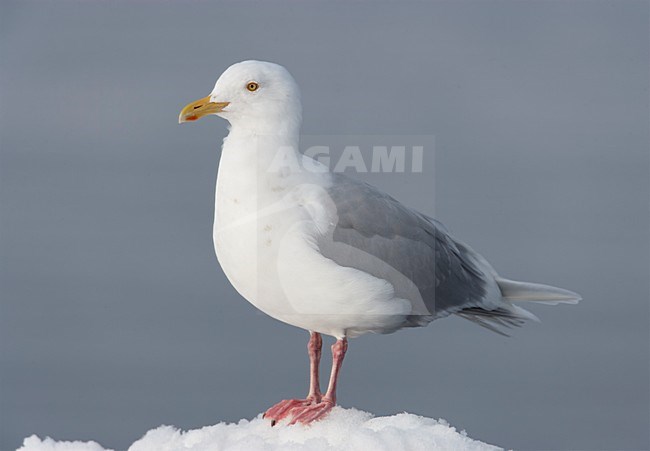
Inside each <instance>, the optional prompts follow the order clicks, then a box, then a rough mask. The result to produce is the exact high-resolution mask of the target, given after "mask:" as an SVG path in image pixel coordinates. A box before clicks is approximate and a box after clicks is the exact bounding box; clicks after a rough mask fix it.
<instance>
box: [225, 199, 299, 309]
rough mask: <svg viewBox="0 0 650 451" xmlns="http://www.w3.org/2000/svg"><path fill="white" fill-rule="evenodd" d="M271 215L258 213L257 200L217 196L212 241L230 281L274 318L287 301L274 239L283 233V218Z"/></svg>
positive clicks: (250, 300) (245, 296)
mask: <svg viewBox="0 0 650 451" xmlns="http://www.w3.org/2000/svg"><path fill="white" fill-rule="evenodd" d="M272 216H274V215H272ZM272 216H271V217H264V216H260V214H259V211H258V206H257V202H241V201H238V202H235V201H233V199H228V198H226V199H222V200H219V199H218V201H217V208H216V212H215V222H214V229H213V241H214V248H215V253H216V255H217V259H218V260H219V263H220V264H221V267H222V268H223V271H224V273H225V274H226V277H228V280H229V281H230V283H232V285H233V286H234V287H235V289H236V290H237V291H238V292H239V293H240V294H241V295H242V296H243V297H244V298H246V299H247V300H248V301H249V302H250V303H252V304H253V305H254V306H255V307H257V308H258V309H260V310H262V311H263V312H265V313H266V314H268V315H271V316H273V317H276V318H277V317H278V316H280V314H281V313H282V312H283V311H285V310H286V308H287V305H286V299H285V296H283V294H282V291H281V289H280V284H279V283H278V280H277V276H276V267H277V243H276V242H275V241H276V239H277V237H278V236H281V235H282V234H283V233H286V230H283V228H285V223H286V221H277V220H273V219H277V218H273V217H272Z"/></svg>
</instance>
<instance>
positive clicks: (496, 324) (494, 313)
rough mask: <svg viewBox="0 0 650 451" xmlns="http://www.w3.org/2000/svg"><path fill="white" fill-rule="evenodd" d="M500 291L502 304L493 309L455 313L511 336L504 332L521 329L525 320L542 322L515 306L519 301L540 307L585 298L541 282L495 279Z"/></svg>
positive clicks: (467, 309) (476, 308) (573, 302)
mask: <svg viewBox="0 0 650 451" xmlns="http://www.w3.org/2000/svg"><path fill="white" fill-rule="evenodd" d="M495 280H496V282H497V285H498V287H499V289H500V290H501V297H502V299H503V301H504V302H503V303H502V305H501V306H499V307H497V308H492V309H486V308H481V307H470V308H466V309H463V310H461V311H459V312H457V313H456V314H457V315H458V316H460V317H462V318H465V319H468V320H470V321H472V322H474V323H476V324H478V325H479V326H482V327H485V328H486V329H490V330H491V331H493V332H496V333H498V334H500V335H504V336H509V335H508V334H507V333H506V332H505V330H504V329H510V328H513V327H520V326H523V324H524V323H525V322H526V321H539V319H538V318H537V317H536V316H535V315H533V314H532V313H531V312H529V311H528V310H526V309H523V308H521V307H519V306H518V305H515V304H514V303H518V302H536V303H539V304H549V305H557V304H577V303H578V301H580V300H581V299H582V298H581V297H580V295H579V294H577V293H574V292H573V291H569V290H564V289H562V288H557V287H552V286H550V285H542V284H540V283H528V282H517V281H514V280H508V279H502V278H501V277H495Z"/></svg>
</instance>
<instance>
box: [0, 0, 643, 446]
mask: <svg viewBox="0 0 650 451" xmlns="http://www.w3.org/2000/svg"><path fill="white" fill-rule="evenodd" d="M648 47H649V44H648V2H646V1H589V2H586V1H554V2H550V1H539V2H536V1H526V2H521V1H516V2H513V1H483V2H476V3H475V2H470V1H465V2H421V3H420V2H419V3H397V2H392V3H377V2H374V3H363V2H350V3H332V2H330V3H308V4H303V3H298V2H264V3H262V2H241V3H236V2H227V3H220V2H184V3H181V2H159V3H157V2H148V1H147V2H144V1H142V2H99V1H98V2H95V1H64V2H42V3H39V2H28V1H21V2H10V1H3V2H2V3H1V4H0V58H1V60H2V65H1V66H0V95H1V103H0V114H1V117H0V145H1V156H0V158H1V159H0V183H1V190H0V202H1V203H0V207H1V212H0V259H1V260H0V283H1V288H0V289H1V291H0V295H1V304H0V351H1V356H0V359H1V360H0V427H1V436H2V437H1V439H0V448H2V449H3V450H4V449H12V448H15V447H16V446H17V445H18V444H19V443H20V441H21V440H22V438H23V437H25V436H28V435H30V434H32V433H37V434H39V435H41V436H45V435H50V436H52V437H54V438H57V439H94V440H97V441H99V442H100V443H102V444H103V445H104V446H107V447H114V448H118V449H119V448H121V447H124V446H126V445H127V444H129V443H131V442H132V441H134V440H135V439H137V438H138V436H139V435H140V434H141V433H143V432H144V431H146V430H147V429H149V428H151V427H155V426H158V425H160V424H174V425H177V426H179V427H183V428H196V427H199V426H202V425H209V424H214V423H216V422H218V421H226V420H227V421H236V420H239V419H240V418H251V417H253V416H255V415H257V414H258V413H259V412H262V411H264V410H265V409H266V408H267V407H269V406H270V405H272V404H273V403H275V402H277V401H278V400H280V399H283V398H287V397H297V396H302V395H304V394H305V393H306V389H307V356H306V350H305V347H306V342H307V338H308V336H307V333H306V332H304V331H302V330H300V329H296V328H294V327H291V326H288V325H285V324H282V323H279V322H277V321H275V320H273V319H271V318H269V317H267V316H265V315H263V314H261V313H258V312H257V311H256V310H255V309H254V308H253V307H252V306H251V305H250V304H248V302H246V301H245V300H244V299H243V298H241V297H240V296H239V295H238V294H237V293H236V292H235V290H234V289H233V288H232V287H231V286H230V285H229V283H228V282H227V280H226V278H225V276H224V274H223V272H222V271H221V269H220V267H219V266H218V263H217V261H216V258H215V257H214V255H213V248H212V214H213V205H214V204H213V196H214V182H215V176H216V169H217V165H218V159H219V146H220V142H221V140H222V139H223V137H224V136H225V134H226V133H227V128H226V124H225V122H223V121H221V120H219V119H216V118H209V119H206V120H203V121H200V122H198V123H194V124H184V125H183V126H179V125H177V123H176V122H177V116H178V112H179V110H180V108H181V107H182V106H183V105H185V104H186V103H188V102H189V101H192V100H195V99H197V98H199V97H203V96H205V95H206V94H208V93H209V92H210V90H211V89H212V87H213V85H214V81H215V80H216V78H217V77H218V76H219V74H220V73H221V72H222V71H223V70H225V69H226V68H227V67H228V66H229V65H231V64H232V63H234V62H237V61H241V60H245V59H261V60H269V61H274V62H277V63H280V64H282V65H284V66H286V67H287V68H288V69H289V71H290V72H291V73H292V74H293V75H294V77H295V78H296V80H297V81H298V83H299V85H300V86H301V88H302V92H303V104H304V126H303V130H304V131H305V133H308V134H312V135H327V136H329V135H407V136H410V135H428V136H431V135H432V136H434V137H435V143H436V146H435V165H433V164H432V161H433V160H432V157H433V156H432V155H431V153H428V154H427V155H425V170H424V171H423V173H421V174H383V175H381V176H375V177H373V178H372V182H373V183H375V184H377V185H379V186H380V187H381V188H382V189H384V190H386V191H388V192H389V193H391V194H392V195H393V196H394V197H396V198H398V199H399V200H401V201H403V202H404V203H406V204H408V205H410V206H412V207H415V208H417V209H419V210H421V211H422V212H424V213H427V214H434V215H435V216H436V217H437V218H438V219H439V220H441V221H442V222H443V223H445V224H446V225H447V226H448V227H449V229H450V230H451V231H452V233H453V234H454V235H455V236H457V237H458V238H460V239H461V240H463V241H465V242H467V243H469V244H470V245H472V247H474V248H475V249H476V250H477V251H479V252H480V253H482V254H483V255H484V256H485V257H486V258H487V259H488V260H489V261H490V262H491V263H492V264H493V265H494V266H495V268H496V269H497V270H498V271H499V272H500V273H501V274H502V275H504V276H506V277H508V278H513V279H521V280H529V281H536V282H543V283H548V284H552V285H556V286H560V287H563V288H567V289H571V290H573V291H577V292H579V293H580V294H582V296H583V297H584V301H583V302H582V303H581V304H579V305H578V306H558V307H547V306H539V307H531V310H533V311H534V313H535V314H537V315H538V316H539V317H540V318H541V319H542V323H541V324H529V325H527V326H526V327H525V328H523V329H520V330H517V331H515V332H514V335H513V337H512V338H504V337H500V336H498V335H496V334H493V333H490V332H488V331H486V330H484V329H482V328H479V327H476V326H475V325H473V324H471V323H470V322H467V321H464V320H462V319H457V318H448V319H444V320H440V321H436V322H434V323H432V324H431V325H430V326H429V327H427V328H423V329H417V330H406V331H401V332H398V333H396V334H393V335H387V336H375V335H370V336H364V337H362V338H359V339H355V340H352V341H351V343H350V348H349V352H348V357H347V358H346V362H345V365H344V368H343V371H342V374H341V381H340V393H339V400H340V403H341V404H342V405H343V406H354V407H357V408H359V409H363V410H367V411H370V412H373V413H375V414H377V415H381V414H389V413H395V412H401V411H408V412H413V413H417V414H421V415H426V416H430V417H434V418H445V419H447V420H448V421H449V422H450V423H451V424H452V425H454V426H457V427H458V428H464V429H466V430H467V431H468V434H469V435H470V436H471V437H473V438H476V439H480V440H483V441H487V442H489V443H494V444H499V445H501V446H504V447H507V448H516V449H595V448H598V449H648V448H649V447H650V443H649V442H648V440H649V439H648V424H650V418H649V410H650V405H649V403H650V387H649V380H650V374H649V357H648V356H649V354H650V349H649V343H648V337H649V334H650V327H649V323H648V322H649V298H650V293H649V284H648V275H649V272H650V262H649V258H648V257H649V256H648V245H649V241H648V238H649V203H648V202H649V192H650V177H649V174H648V172H649V167H650V160H649V153H648V136H649V130H648V128H649V126H648V124H649V111H648V96H649V92H648V85H649V76H648V68H649V67H650V61H649V57H648V55H649V54H650V52H649V48H648ZM434 181H435V196H432V195H431V193H432V192H433V187H434ZM327 345H329V341H328V342H327ZM325 355H326V357H325V358H324V363H325V371H326V372H327V371H329V369H328V368H329V352H327V353H326V354H325ZM324 374H326V373H324Z"/></svg>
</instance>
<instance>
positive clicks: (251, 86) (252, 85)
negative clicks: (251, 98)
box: [246, 81, 260, 92]
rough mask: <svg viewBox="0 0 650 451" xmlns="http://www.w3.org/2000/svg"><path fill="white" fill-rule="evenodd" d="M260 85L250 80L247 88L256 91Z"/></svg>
mask: <svg viewBox="0 0 650 451" xmlns="http://www.w3.org/2000/svg"><path fill="white" fill-rule="evenodd" d="M259 87H260V85H259V84H257V83H256V82H254V81H251V82H248V84H247V85H246V89H248V90H249V91H250V92H255V91H257V89H258V88H259Z"/></svg>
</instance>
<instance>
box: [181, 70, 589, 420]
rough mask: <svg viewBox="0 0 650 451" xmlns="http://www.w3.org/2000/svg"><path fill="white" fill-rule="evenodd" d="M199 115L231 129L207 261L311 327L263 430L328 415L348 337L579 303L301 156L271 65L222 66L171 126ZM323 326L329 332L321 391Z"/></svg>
mask: <svg viewBox="0 0 650 451" xmlns="http://www.w3.org/2000/svg"><path fill="white" fill-rule="evenodd" d="M208 115H216V116H219V117H221V118H224V119H226V120H227V121H228V122H229V124H230V129H229V133H228V136H227V137H226V138H225V139H224V141H223V146H222V152H221V158H220V162H219V169H218V174H217V186H216V198H215V215H214V228H213V241H214V248H215V252H216V255H217V258H218V260H219V263H220V265H221V267H222V269H223V271H224V273H225V275H226V276H227V278H228V280H229V281H230V282H231V283H232V285H233V286H234V287H235V289H236V290H237V291H238V292H239V293H240V294H241V295H242V296H243V297H244V298H245V299H247V300H248V301H249V302H250V303H251V304H253V305H254V306H255V307H257V308H258V309H259V310H261V311H262V312H264V313H266V314H267V315H269V316H271V317H273V318H275V319H277V320H280V321H282V322H285V323H288V324H291V325H293V326H297V327H300V328H302V329H305V330H307V331H309V334H310V338H309V342H308V346H307V349H308V354H309V358H310V384H309V392H308V394H307V397H306V398H304V399H288V400H283V401H281V402H279V403H277V404H276V405H274V406H272V407H271V408H269V409H268V410H267V411H266V412H265V414H264V416H265V418H268V419H269V420H271V425H274V424H276V422H278V421H281V420H284V419H288V423H289V424H295V423H302V424H309V423H310V422H312V421H316V420H319V419H321V418H323V417H325V416H326V415H327V414H328V413H329V412H330V411H331V409H332V407H333V406H334V405H335V404H336V387H337V382H338V377H339V371H340V370H341V366H342V364H343V358H344V357H345V353H346V351H347V348H348V339H349V338H354V337H357V336H359V335H362V334H365V333H368V332H372V333H381V334H388V333H392V332H395V331H397V330H400V329H403V328H409V327H421V326H426V325H427V324H429V323H430V322H432V321H433V320H435V319H439V318H443V317H446V316H449V315H452V314H454V315H457V316H460V317H462V318H465V319H468V320H470V321H472V322H474V323H476V324H478V325H480V326H483V327H485V328H488V329H490V330H492V331H494V332H497V333H501V334H505V332H504V329H506V328H510V327H513V326H521V325H522V324H523V323H524V322H525V321H526V320H537V318H536V317H535V316H534V315H533V314H532V313H530V312H528V311H527V310H525V309H523V308H522V307H520V306H519V305H517V304H519V303H545V304H560V303H568V304H574V303H577V302H578V301H579V300H580V296H579V295H578V294H576V293H573V292H571V291H568V290H564V289H561V288H555V287H552V286H548V285H542V284H535V283H525V282H516V281H513V280H508V279H505V278H502V277H500V276H499V275H498V274H497V273H496V271H495V270H494V269H493V268H492V266H490V264H489V263H488V262H487V261H486V260H485V259H484V258H483V257H482V256H481V255H479V254H478V253H476V252H475V251H473V250H472V249H471V248H470V247H469V246H467V245H465V244H463V243H462V242H461V241H459V240H457V239H456V238H454V237H452V236H451V235H450V233H449V232H448V231H447V230H446V229H445V227H444V226H443V225H442V224H441V223H439V222H437V221H436V220H434V219H432V218H431V217H429V216H427V215H425V214H422V213H419V212H418V211H415V210H413V209H411V208H409V207H406V206H405V205H403V204H401V203H400V202H398V201H397V200H395V199H394V198H392V197H390V196H389V195H388V194H385V193H383V192H381V191H380V190H378V189H377V188H374V187H372V186H370V185H368V184H365V183H362V182H360V181H356V180H354V179H353V178H349V177H347V176H345V175H344V174H341V173H334V172H331V171H330V170H329V169H328V168H327V167H325V166H324V165H322V164H321V163H319V162H318V161H316V160H314V159H312V158H309V157H308V156H305V155H303V154H301V153H300V152H299V139H300V126H301V122H302V105H301V100H300V90H299V88H298V85H297V83H296V82H295V80H294V79H293V77H292V76H291V75H290V74H289V72H288V71H287V70H286V69H285V68H284V67H282V66H280V65H277V64H274V63H269V62H262V61H243V62H240V63H237V64H234V65H232V66H230V67H229V68H228V69H227V70H226V71H225V72H224V73H223V74H222V75H221V76H220V77H219V79H218V80H217V82H216V84H215V86H214V89H213V90H212V92H211V93H210V95H208V96H207V97H204V98H202V99H199V100H197V101H195V102H192V103H190V104H188V105H187V106H185V107H184V108H183V109H182V111H181V113H180V116H179V123H183V122H188V121H195V120H197V119H200V118H201V117H204V116H208ZM322 334H325V335H329V336H332V337H334V338H335V339H336V341H335V343H334V344H333V345H332V369H331V375H330V380H329V385H328V387H327V390H326V392H325V393H324V394H323V393H322V392H321V390H320V383H319V364H320V358H321V348H322V337H321V335H322Z"/></svg>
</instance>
